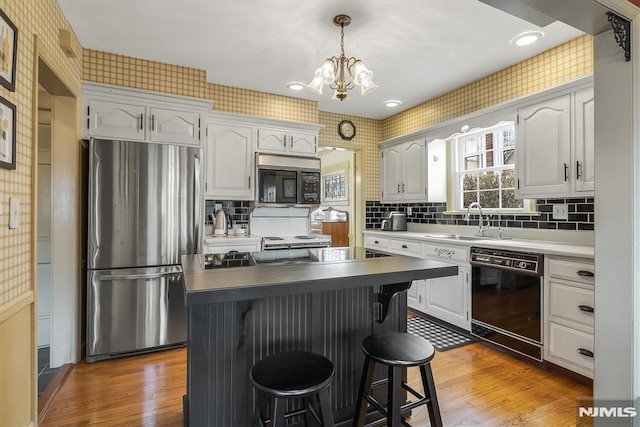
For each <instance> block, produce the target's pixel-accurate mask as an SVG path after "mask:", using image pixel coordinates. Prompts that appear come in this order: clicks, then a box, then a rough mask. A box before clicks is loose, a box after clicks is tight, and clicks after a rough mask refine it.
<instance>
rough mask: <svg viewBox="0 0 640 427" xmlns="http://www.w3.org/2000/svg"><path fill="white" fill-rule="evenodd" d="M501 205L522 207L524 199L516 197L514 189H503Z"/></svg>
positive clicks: (504, 206)
mask: <svg viewBox="0 0 640 427" xmlns="http://www.w3.org/2000/svg"><path fill="white" fill-rule="evenodd" d="M502 207H503V208H505V209H516V208H519V209H522V208H523V207H524V200H522V199H520V200H518V199H516V191H515V190H503V191H502Z"/></svg>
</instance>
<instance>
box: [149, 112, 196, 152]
mask: <svg viewBox="0 0 640 427" xmlns="http://www.w3.org/2000/svg"><path fill="white" fill-rule="evenodd" d="M149 116H150V117H149V131H150V132H149V134H150V136H149V139H150V140H151V141H157V142H174V143H181V142H182V143H185V144H193V145H199V144H200V114H199V113H194V112H188V111H176V110H165V109H162V108H150V109H149Z"/></svg>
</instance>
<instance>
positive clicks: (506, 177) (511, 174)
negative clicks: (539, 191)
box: [502, 169, 516, 188]
mask: <svg viewBox="0 0 640 427" xmlns="http://www.w3.org/2000/svg"><path fill="white" fill-rule="evenodd" d="M515 186H516V171H515V170H514V169H507V170H503V171H502V188H515Z"/></svg>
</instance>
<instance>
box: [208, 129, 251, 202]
mask: <svg viewBox="0 0 640 427" xmlns="http://www.w3.org/2000/svg"><path fill="white" fill-rule="evenodd" d="M252 135H253V129H252V128H251V127H245V126H232V125H224V124H209V125H207V164H206V171H207V172H206V176H207V182H206V186H205V196H206V197H207V198H213V199H224V200H228V199H233V200H253V199H254V196H253V190H252V182H251V181H252V179H253V174H252V167H251V165H252V162H251V147H252V140H253V139H252Z"/></svg>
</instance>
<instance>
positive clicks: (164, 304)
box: [86, 139, 204, 362]
mask: <svg viewBox="0 0 640 427" xmlns="http://www.w3.org/2000/svg"><path fill="white" fill-rule="evenodd" d="M202 155H203V153H202V149H201V148H198V147H188V146H180V145H170V144H155V143H147V142H131V141H112V140H102V139H91V140H90V141H89V153H88V156H89V171H88V172H89V177H88V179H89V185H88V193H89V194H88V212H87V228H88V230H87V355H86V356H87V361H88V362H95V361H97V360H102V359H108V358H111V357H117V356H122V355H126V354H131V353H137V352H145V351H151V350H155V349H161V348H166V347H171V346H176V345H180V344H182V343H184V342H185V340H186V333H187V321H186V318H187V317H186V307H185V304H184V289H183V275H182V267H181V264H180V259H181V256H182V255H184V254H193V253H197V252H199V249H200V242H201V241H202V235H201V232H202V228H201V219H202V215H203V212H204V202H203V193H202V188H201V185H200V183H201V181H202V174H203V171H202V164H201V159H202Z"/></svg>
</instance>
